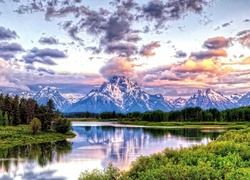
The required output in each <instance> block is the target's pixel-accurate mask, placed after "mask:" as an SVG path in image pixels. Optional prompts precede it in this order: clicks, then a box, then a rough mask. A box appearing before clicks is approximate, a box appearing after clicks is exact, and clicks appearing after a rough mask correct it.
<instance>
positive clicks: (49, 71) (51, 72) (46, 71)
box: [37, 67, 55, 75]
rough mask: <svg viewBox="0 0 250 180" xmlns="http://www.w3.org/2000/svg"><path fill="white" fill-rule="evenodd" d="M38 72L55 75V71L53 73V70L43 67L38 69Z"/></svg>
mask: <svg viewBox="0 0 250 180" xmlns="http://www.w3.org/2000/svg"><path fill="white" fill-rule="evenodd" d="M37 71H38V72H45V73H48V74H51V75H54V74H55V71H53V70H51V69H46V68H43V67H39V68H37Z"/></svg>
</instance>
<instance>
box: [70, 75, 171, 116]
mask: <svg viewBox="0 0 250 180" xmlns="http://www.w3.org/2000/svg"><path fill="white" fill-rule="evenodd" d="M157 109H160V110H163V111H169V110H171V109H172V106H171V105H170V104H169V103H168V102H167V101H165V100H164V98H163V96H162V95H160V94H157V95H150V94H147V93H146V92H144V91H143V90H142V89H141V87H140V86H139V85H138V84H137V83H136V82H134V81H130V80H129V79H128V78H126V77H124V76H114V77H112V78H111V79H110V81H109V82H104V83H103V84H102V86H101V87H100V88H99V89H96V90H92V91H91V92H90V93H88V94H87V95H86V96H85V97H84V98H82V99H80V101H79V102H77V103H76V104H73V106H72V108H70V111H71V112H80V111H90V112H104V111H116V112H124V113H126V112H133V111H140V112H145V111H152V110H157Z"/></svg>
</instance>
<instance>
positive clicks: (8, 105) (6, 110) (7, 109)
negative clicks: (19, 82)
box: [4, 94, 12, 121]
mask: <svg viewBox="0 0 250 180" xmlns="http://www.w3.org/2000/svg"><path fill="white" fill-rule="evenodd" d="M11 104H12V98H11V97H10V96H9V94H7V95H6V96H5V97H4V114H6V113H7V119H8V121H10V120H11V118H10V117H11V116H12V106H11Z"/></svg>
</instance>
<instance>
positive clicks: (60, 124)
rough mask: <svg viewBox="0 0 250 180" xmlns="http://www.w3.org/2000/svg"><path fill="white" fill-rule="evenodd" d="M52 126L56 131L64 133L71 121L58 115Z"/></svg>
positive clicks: (68, 129)
mask: <svg viewBox="0 0 250 180" xmlns="http://www.w3.org/2000/svg"><path fill="white" fill-rule="evenodd" d="M53 128H54V130H55V131H56V132H59V133H62V134H66V133H67V132H68V131H70V129H71V122H70V121H69V120H68V119H66V118H62V117H59V118H58V119H56V120H55V122H54V124H53Z"/></svg>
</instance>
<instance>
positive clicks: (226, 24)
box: [221, 21, 233, 27]
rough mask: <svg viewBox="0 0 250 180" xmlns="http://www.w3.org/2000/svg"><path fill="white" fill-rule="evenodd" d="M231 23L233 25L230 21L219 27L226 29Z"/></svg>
mask: <svg viewBox="0 0 250 180" xmlns="http://www.w3.org/2000/svg"><path fill="white" fill-rule="evenodd" d="M232 23H233V21H230V22H227V23H224V24H222V25H221V26H222V27H227V26H230V25H231V24H232Z"/></svg>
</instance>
